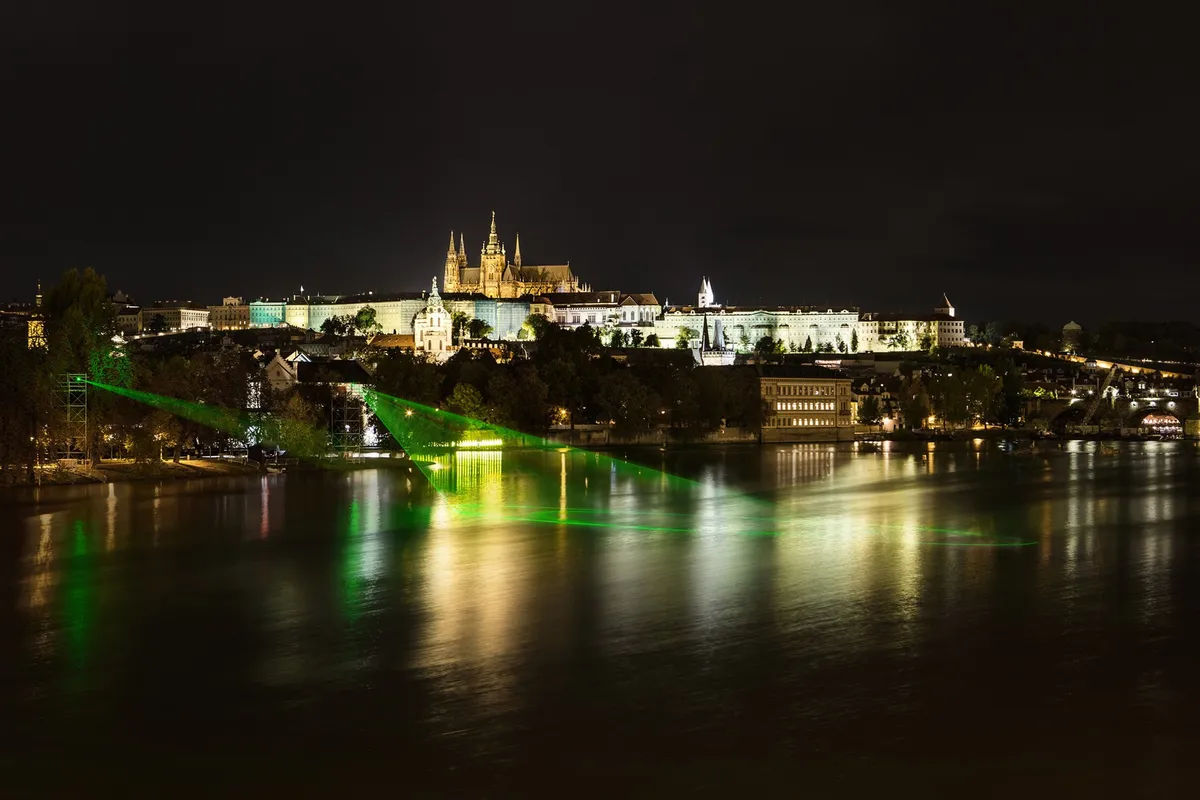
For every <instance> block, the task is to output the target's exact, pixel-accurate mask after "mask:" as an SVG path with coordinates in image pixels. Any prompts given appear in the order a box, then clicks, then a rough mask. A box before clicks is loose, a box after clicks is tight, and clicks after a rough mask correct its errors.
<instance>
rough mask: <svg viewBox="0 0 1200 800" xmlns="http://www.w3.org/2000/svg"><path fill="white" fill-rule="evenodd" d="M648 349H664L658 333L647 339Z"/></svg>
mask: <svg viewBox="0 0 1200 800" xmlns="http://www.w3.org/2000/svg"><path fill="white" fill-rule="evenodd" d="M646 347H662V345H661V344H659V343H658V334H657V333H652V334H650V335H649V336H647V337H646Z"/></svg>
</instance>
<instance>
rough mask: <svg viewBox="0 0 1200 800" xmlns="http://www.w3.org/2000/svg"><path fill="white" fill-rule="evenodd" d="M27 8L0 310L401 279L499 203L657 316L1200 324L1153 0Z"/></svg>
mask: <svg viewBox="0 0 1200 800" xmlns="http://www.w3.org/2000/svg"><path fill="white" fill-rule="evenodd" d="M12 5H16V4H12ZM24 5H27V6H28V7H27V8H24V9H19V10H18V9H13V8H6V9H5V10H3V11H0V31H2V32H0V45H2V47H3V53H2V54H0V65H2V67H3V69H2V70H0V81H2V85H0V89H2V92H3V93H2V97H3V104H4V109H5V114H4V123H3V129H2V130H3V133H2V134H0V143H2V147H0V153H2V155H0V159H2V163H3V174H2V176H0V179H2V180H3V184H4V191H3V197H4V203H3V208H2V209H0V212H2V213H0V298H3V299H4V300H5V301H7V300H9V299H11V298H21V299H27V298H28V297H29V296H30V295H31V294H32V291H33V281H34V279H35V278H36V277H37V276H39V275H40V276H42V277H44V278H46V279H47V280H52V279H53V278H55V277H57V275H58V274H60V273H61V272H62V271H63V270H65V269H67V268H70V267H74V266H79V267H83V266H89V265H91V266H94V267H96V268H97V269H98V270H100V271H101V272H103V273H105V274H106V275H107V276H108V278H109V285H110V288H114V289H115V288H120V289H124V290H125V291H127V292H129V293H131V294H133V295H134V296H135V297H136V298H137V299H138V300H141V301H143V302H148V301H151V300H155V299H165V298H188V299H192V300H196V301H203V302H219V298H220V297H221V296H222V295H227V294H234V295H242V296H245V297H246V298H247V299H250V298H254V297H259V296H271V297H278V296H280V295H282V294H285V293H291V292H295V291H298V289H299V287H300V285H301V284H303V285H304V287H305V288H306V289H307V290H309V291H314V290H316V291H320V292H325V293H350V292H357V291H363V290H366V289H373V290H375V291H396V290H415V289H418V288H424V287H426V286H428V283H429V280H430V278H431V277H433V276H434V275H438V276H439V279H440V276H441V270H442V264H443V259H444V253H445V250H446V240H447V234H448V233H449V231H450V230H451V229H453V230H455V231H456V232H457V231H460V230H464V229H465V232H466V238H467V244H468V248H469V250H470V253H471V262H472V263H473V264H475V263H477V261H478V250H479V245H480V243H481V242H482V241H483V239H484V238H485V237H486V234H487V223H488V219H489V213H490V211H491V210H492V209H495V211H496V213H497V217H498V221H499V225H500V232H501V235H502V237H503V238H504V239H505V241H506V242H507V244H508V247H509V252H510V254H511V251H512V240H513V233H514V231H520V233H521V240H522V241H521V244H522V255H523V258H524V262H525V263H526V264H538V263H563V262H564V261H567V260H570V262H571V264H572V266H573V267H574V268H575V271H576V273H577V274H579V275H580V276H581V277H582V278H583V279H585V280H587V281H590V282H591V284H592V285H593V287H594V288H596V289H606V288H619V289H623V290H626V291H645V290H652V291H654V292H656V293H657V294H658V296H659V299H660V300H662V299H664V298H670V299H671V300H672V301H674V302H681V301H688V302H691V301H694V299H695V294H696V290H697V289H698V286H699V282H700V276H701V275H709V276H711V279H712V282H713V286H714V289H715V291H716V294H717V299H718V301H724V302H739V303H751V302H760V301H766V302H770V303H797V304H813V305H827V304H828V305H835V304H836V305H858V306H860V307H862V308H864V309H871V310H929V309H931V308H932V307H933V306H934V305H935V304H936V301H937V300H938V299H939V298H940V295H941V292H943V291H945V292H946V293H948V294H949V296H950V298H951V299H952V300H953V301H954V302H955V304H956V305H957V306H958V307H959V309H960V313H961V314H963V315H965V316H966V317H967V318H968V319H973V320H980V319H990V318H997V317H999V318H1005V319H1012V318H1019V319H1026V320H1043V321H1046V322H1051V323H1057V324H1061V323H1063V322H1065V321H1067V319H1068V318H1076V319H1079V320H1080V321H1082V322H1084V323H1085V324H1087V323H1089V322H1090V323H1096V322H1100V321H1102V320H1104V319H1107V318H1121V319H1130V318H1144V319H1173V318H1182V319H1191V320H1196V318H1197V314H1196V313H1195V301H1196V297H1197V294H1198V292H1200V268H1197V264H1198V261H1200V233H1198V230H1200V228H1198V227H1197V214H1196V210H1197V201H1196V191H1197V189H1196V187H1197V185H1198V181H1197V178H1200V166H1198V162H1200V156H1198V155H1197V153H1198V146H1200V145H1198V142H1200V137H1198V136H1197V133H1198V132H1197V126H1196V122H1195V118H1196V111H1195V110H1194V106H1195V86H1194V81H1195V79H1196V76H1197V74H1200V73H1198V71H1197V66H1198V65H1197V63H1196V59H1195V57H1194V56H1192V55H1191V54H1190V52H1189V51H1191V50H1194V44H1193V42H1192V38H1193V33H1192V31H1191V29H1190V27H1189V26H1188V25H1186V24H1184V23H1183V21H1182V20H1180V19H1171V18H1167V17H1164V16H1162V15H1161V14H1162V11H1161V9H1156V8H1154V7H1153V4H1135V3H1126V4H1123V5H1121V6H1120V7H1119V8H1118V7H1116V6H1113V7H1111V9H1110V8H1109V7H1107V6H1104V5H1100V4H1096V3H1074V2H1052V3H1045V2H1042V3H1036V4H1034V3H1027V4H1022V3H1013V2H996V3H984V2H961V1H960V2H950V1H949V0H947V2H936V3H931V2H909V3H903V2H896V1H895V0H880V1H879V2H854V1H848V2H840V3H831V2H821V3H807V2H800V3H793V4H771V5H766V6H755V5H752V4H745V3H722V4H713V5H701V4H696V3H684V2H679V3H646V4H641V3H634V4H628V5H627V4H623V3H614V2H603V3H600V2H590V0H589V1H588V2H579V1H578V0H572V1H571V2H556V3H548V2H538V3H524V4H521V5H520V7H515V8H512V7H506V6H505V5H504V4H501V3H495V4H489V5H486V6H480V5H476V4H464V3H452V2H450V3H428V4H426V7H424V8H420V7H418V4H410V3H394V4H390V6H389V7H390V9H391V10H390V11H387V12H383V13H382V15H381V14H379V13H376V12H373V13H371V14H365V13H364V14H361V15H355V14H354V13H352V12H347V11H344V10H342V6H341V5H339V4H330V3H323V4H320V5H304V4H288V5H286V6H284V5H280V6H278V7H276V8H275V9H273V10H269V11H268V10H251V9H250V7H249V6H243V5H234V6H231V7H230V8H229V9H228V10H225V11H222V10H220V9H219V7H218V6H217V5H216V4H201V5H196V6H194V11H184V10H183V7H182V6H181V5H179V4H172V3H157V4H149V3H147V4H144V5H138V6H132V5H129V6H122V5H121V4H117V3H111V2H110V3H95V4H80V3H74V4H72V3H30V4H24ZM651 7H653V8H651ZM260 8H261V7H260ZM193 14H194V15H193Z"/></svg>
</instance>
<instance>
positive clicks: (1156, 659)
mask: <svg viewBox="0 0 1200 800" xmlns="http://www.w3.org/2000/svg"><path fill="white" fill-rule="evenodd" d="M640 458H642V459H643V460H645V461H646V462H648V463H652V464H654V465H655V466H658V467H665V468H666V469H667V470H669V471H670V472H671V473H672V474H673V475H676V476H679V477H678V478H675V477H667V476H665V475H660V474H659V473H657V472H655V471H654V470H652V469H643V470H641V471H640V472H639V471H638V470H634V469H630V468H627V467H625V466H623V465H618V464H614V463H612V462H610V461H609V460H608V459H606V458H604V457H597V456H585V455H576V454H567V453H556V452H554V453H537V454H519V455H514V454H511V453H506V454H504V455H503V456H501V455H500V454H499V453H471V454H460V455H459V456H458V457H457V458H443V459H442V460H441V463H440V464H438V465H437V466H438V469H436V470H433V471H432V472H430V474H431V476H432V477H433V481H434V484H435V487H436V488H431V487H430V485H429V484H428V483H427V482H425V481H424V479H423V478H422V477H421V475H420V473H419V472H418V473H414V474H412V475H410V474H408V473H407V472H403V471H399V470H378V471H366V472H356V473H348V474H314V475H291V476H278V477H269V478H264V479H234V480H206V481H199V482H194V483H173V484H164V485H161V486H155V485H119V486H98V487H87V488H82V489H79V488H61V489H54V490H46V491H43V492H42V494H41V495H40V497H37V498H35V497H34V496H32V495H30V494H9V495H4V496H0V503H2V505H0V532H2V535H0V548H2V549H0V794H2V795H4V796H13V795H18V794H66V795H72V796H99V795H101V794H106V795H108V794H112V793H114V792H124V793H125V794H130V793H132V794H137V795H157V796H178V795H180V794H193V793H194V794H211V793H213V792H217V791H221V790H224V791H226V792H231V793H232V794H233V795H236V796H242V795H250V794H253V795H256V796H263V794H264V793H265V794H266V795H267V796H274V795H275V794H279V795H281V796H310V795H321V796H329V795H332V794H336V793H345V792H350V791H358V790H370V791H371V792H372V794H378V795H379V796H396V797H400V796H446V795H460V796H461V795H467V796H497V795H521V794H540V795H555V796H577V795H578V796H596V795H608V794H622V795H645V794H660V795H661V794H662V793H669V794H671V795H675V794H679V795H684V794H701V795H718V796H741V794H743V793H746V792H750V791H760V790H772V791H773V792H774V793H776V794H781V793H786V794H787V795H788V796H800V795H801V794H803V793H809V794H810V795H811V794H812V793H813V792H817V793H818V796H823V797H825V796H860V795H868V794H870V795H875V794H877V793H879V792H887V793H888V794H889V795H895V794H897V793H898V794H899V795H900V796H931V797H932V796H946V795H949V794H950V793H952V792H953V793H955V794H961V795H964V796H1057V797H1075V796H1079V797H1082V796H1121V797H1129V796H1156V797H1165V796H1185V794H1186V795H1193V792H1195V791H1196V790H1197V787H1198V786H1200V784H1197V783H1196V782H1195V781H1196V780H1197V778H1200V769H1198V765H1200V452H1198V451H1197V449H1196V447H1195V446H1194V445H1192V444H1188V443H1173V444H1159V443H1147V444H1134V445H1127V446H1125V447H1123V448H1122V449H1121V451H1120V452H1119V454H1116V455H1112V454H1106V453H1105V452H1103V451H1098V450H1097V446H1096V445H1095V444H1082V443H1081V444H1072V445H1067V446H1066V448H1064V449H1063V450H1061V451H1059V450H1054V451H1051V452H1050V453H1048V454H1047V455H1045V456H1041V455H1039V456H1037V457H1032V458H1031V457H1012V456H1006V455H1003V454H1001V453H999V452H998V451H996V450H995V449H993V447H992V446H984V445H982V444H976V445H968V446H965V447H964V446H957V447H950V446H946V445H939V446H938V447H937V448H936V449H929V450H926V449H925V448H924V447H921V448H920V449H919V450H912V449H910V450H896V451H889V452H882V453H860V452H854V451H851V450H848V449H845V448H843V449H840V450H839V449H835V448H832V447H825V446H799V447H780V448H765V449H762V450H759V449H742V450H727V451H696V452H687V453H671V454H667V455H660V454H658V453H651V454H642V455H641V456H640ZM81 793H82V795H81ZM380 793H385V794H380ZM114 796H119V795H114Z"/></svg>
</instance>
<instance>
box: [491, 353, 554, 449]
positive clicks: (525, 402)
mask: <svg viewBox="0 0 1200 800" xmlns="http://www.w3.org/2000/svg"><path fill="white" fill-rule="evenodd" d="M488 396H489V397H490V398H491V400H492V403H493V406H492V410H491V420H492V422H495V423H497V424H499V425H505V426H507V427H510V428H515V429H517V430H520V431H525V432H527V433H533V434H538V435H541V434H543V433H545V432H546V420H547V418H548V412H549V407H548V404H547V397H548V396H549V387H547V386H546V384H545V382H544V381H542V379H541V378H539V377H538V373H537V370H536V369H535V368H534V367H533V366H531V365H529V364H522V365H521V366H519V367H517V368H516V369H506V370H504V371H501V372H498V373H497V374H496V375H494V376H493V377H492V379H491V380H490V381H489V382H488Z"/></svg>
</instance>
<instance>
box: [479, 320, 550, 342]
mask: <svg viewBox="0 0 1200 800" xmlns="http://www.w3.org/2000/svg"><path fill="white" fill-rule="evenodd" d="M466 316H467V315H466V314H463V317H464V318H465V317H466ZM557 327H558V326H557V325H555V324H554V323H553V322H551V321H550V320H548V319H546V318H545V317H543V316H542V315H541V314H530V315H529V316H528V317H526V318H525V322H524V323H522V324H521V328H522V329H525V328H528V329H529V333H530V334H531V338H533V339H536V340H538V341H541V340H542V339H543V338H544V337H545V335H546V332H547V331H550V330H556V329H557Z"/></svg>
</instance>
